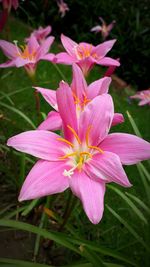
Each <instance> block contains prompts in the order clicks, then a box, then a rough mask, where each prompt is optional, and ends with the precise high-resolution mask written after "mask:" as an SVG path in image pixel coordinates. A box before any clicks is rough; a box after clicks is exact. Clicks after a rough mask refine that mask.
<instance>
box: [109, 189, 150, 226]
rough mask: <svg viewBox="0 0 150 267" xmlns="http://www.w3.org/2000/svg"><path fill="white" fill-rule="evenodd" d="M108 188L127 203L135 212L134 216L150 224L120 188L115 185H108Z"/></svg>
mask: <svg viewBox="0 0 150 267" xmlns="http://www.w3.org/2000/svg"><path fill="white" fill-rule="evenodd" d="M107 187H108V188H110V189H111V190H113V191H114V192H115V193H117V194H118V195H119V196H120V197H121V198H122V199H123V200H124V201H125V202H126V204H127V205H128V206H129V207H130V208H131V209H132V210H133V212H134V214H135V215H136V216H137V217H138V218H139V219H140V220H141V221H142V222H144V223H145V224H148V221H147V219H146V218H145V216H144V215H143V213H142V212H141V211H140V210H139V209H138V208H137V207H136V205H135V204H134V203H133V202H132V201H131V200H130V199H129V198H128V197H127V196H126V195H125V194H124V193H123V192H122V191H121V190H119V189H118V188H116V187H115V186H113V185H107Z"/></svg>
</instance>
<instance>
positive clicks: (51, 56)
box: [40, 53, 56, 63]
mask: <svg viewBox="0 0 150 267" xmlns="http://www.w3.org/2000/svg"><path fill="white" fill-rule="evenodd" d="M40 59H43V60H47V61H50V62H54V63H55V61H56V58H55V55H54V54H52V53H48V54H46V55H44V56H41V57H40Z"/></svg>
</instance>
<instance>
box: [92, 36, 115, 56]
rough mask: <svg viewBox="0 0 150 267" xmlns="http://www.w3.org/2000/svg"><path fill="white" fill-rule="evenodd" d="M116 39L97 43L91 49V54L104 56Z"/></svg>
mask: <svg viewBox="0 0 150 267" xmlns="http://www.w3.org/2000/svg"><path fill="white" fill-rule="evenodd" d="M115 42H116V40H115V39H114V40H111V41H106V42H104V43H102V44H99V45H97V46H96V47H95V48H94V49H93V54H96V55H98V56H99V57H104V56H105V55H106V54H107V53H108V52H109V51H110V50H111V49H112V47H113V45H114V43H115Z"/></svg>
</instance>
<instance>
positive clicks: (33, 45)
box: [28, 35, 40, 53]
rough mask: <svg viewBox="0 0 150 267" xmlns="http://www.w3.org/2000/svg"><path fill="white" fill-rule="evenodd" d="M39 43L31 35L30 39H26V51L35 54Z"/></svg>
mask: <svg viewBox="0 0 150 267" xmlns="http://www.w3.org/2000/svg"><path fill="white" fill-rule="evenodd" d="M39 47H40V46H39V43H38V41H37V39H36V38H35V36H34V35H31V37H30V38H29V39H28V49H29V52H30V53H33V51H34V52H35V51H36V50H37V49H38V48H39Z"/></svg>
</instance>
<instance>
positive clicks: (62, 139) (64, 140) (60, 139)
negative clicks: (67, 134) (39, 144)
mask: <svg viewBox="0 0 150 267" xmlns="http://www.w3.org/2000/svg"><path fill="white" fill-rule="evenodd" d="M57 140H58V141H61V142H64V143H66V144H68V145H69V146H71V147H74V145H73V144H72V143H71V142H69V141H68V140H66V139H65V138H57Z"/></svg>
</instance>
